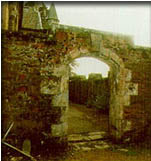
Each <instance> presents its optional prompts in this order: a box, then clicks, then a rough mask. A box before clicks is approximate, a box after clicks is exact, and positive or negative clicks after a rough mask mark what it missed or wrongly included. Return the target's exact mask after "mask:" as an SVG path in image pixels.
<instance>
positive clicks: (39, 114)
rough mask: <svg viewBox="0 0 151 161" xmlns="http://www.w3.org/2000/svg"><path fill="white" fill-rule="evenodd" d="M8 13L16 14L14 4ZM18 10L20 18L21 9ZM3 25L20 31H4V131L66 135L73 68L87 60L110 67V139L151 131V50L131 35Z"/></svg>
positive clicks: (60, 26) (67, 28)
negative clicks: (136, 43) (11, 128)
mask: <svg viewBox="0 0 151 161" xmlns="http://www.w3.org/2000/svg"><path fill="white" fill-rule="evenodd" d="M18 4H19V2H15V4H14V5H18ZM7 10H8V12H10V13H12V12H11V5H10V4H8V6H7V5H6V8H5V6H4V8H3V11H7ZM15 11H16V13H17V14H18V15H16V17H18V18H19V17H20V14H19V13H20V12H19V7H16V8H15ZM2 15H3V14H2ZM7 15H8V14H5V16H6V17H7ZM18 18H17V19H18ZM13 20H14V19H13ZM7 21H8V22H7ZM2 23H3V24H2V27H3V28H2V29H4V30H7V25H6V24H7V23H8V24H9V25H8V29H9V28H10V29H11V30H12V31H17V32H10V31H5V32H4V31H2V34H3V35H2V91H3V94H2V106H3V108H2V115H3V117H2V119H3V120H2V121H3V129H2V130H3V132H4V131H5V130H6V129H7V126H8V124H9V122H11V121H15V128H14V131H15V132H16V133H17V131H16V130H17V129H18V133H20V132H23V133H26V134H34V135H35V133H36V134H37V133H38V132H39V133H41V132H42V131H45V132H47V133H50V134H53V136H55V135H56V136H63V135H66V132H65V131H66V128H67V127H66V125H65V124H66V121H65V119H63V117H64V118H65V113H62V110H61V109H62V107H65V110H64V111H66V110H67V109H68V79H69V73H68V71H69V70H68V67H69V64H70V63H71V62H72V60H74V59H75V58H78V57H83V56H91V57H94V58H97V59H98V60H101V61H104V62H105V63H107V64H108V65H109V66H110V69H111V71H110V75H109V79H110V114H109V119H110V134H111V135H112V136H113V137H114V138H116V139H121V138H122V139H127V138H129V137H131V136H133V135H134V136H135V134H137V133H140V134H141V132H142V131H143V132H144V129H145V128H146V127H148V126H150V123H151V118H150V115H151V77H150V71H151V49H150V48H142V47H135V46H133V43H132V41H131V38H130V37H128V36H121V35H114V34H111V33H104V32H100V31H96V30H90V29H85V28H78V27H70V26H65V25H59V24H58V25H55V26H54V28H52V29H51V28H50V29H43V30H42V29H41V30H34V29H33V30H30V29H29V30H28V29H24V30H19V31H18V30H17V29H18V28H19V23H18V21H11V20H8V19H6V21H5V19H4V18H3V22H2ZM12 24H13V25H12ZM63 120H64V121H63ZM64 125H65V126H64ZM23 135H24V134H23ZM144 135H145V134H144Z"/></svg>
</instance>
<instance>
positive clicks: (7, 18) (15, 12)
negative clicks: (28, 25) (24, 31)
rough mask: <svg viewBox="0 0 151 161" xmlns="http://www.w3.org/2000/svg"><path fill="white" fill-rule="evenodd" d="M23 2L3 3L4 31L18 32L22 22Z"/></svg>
mask: <svg viewBox="0 0 151 161" xmlns="http://www.w3.org/2000/svg"><path fill="white" fill-rule="evenodd" d="M22 7H23V4H22V2H2V29H3V30H10V31H18V30H19V28H21V21H22Z"/></svg>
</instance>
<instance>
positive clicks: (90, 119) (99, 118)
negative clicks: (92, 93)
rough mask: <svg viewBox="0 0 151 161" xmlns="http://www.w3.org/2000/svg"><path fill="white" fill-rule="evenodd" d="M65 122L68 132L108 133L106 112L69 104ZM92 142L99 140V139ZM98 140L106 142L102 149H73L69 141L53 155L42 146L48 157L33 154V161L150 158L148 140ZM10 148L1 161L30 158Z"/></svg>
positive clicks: (139, 160)
mask: <svg viewBox="0 0 151 161" xmlns="http://www.w3.org/2000/svg"><path fill="white" fill-rule="evenodd" d="M68 124H69V129H68V135H71V134H79V133H87V132H98V131H105V132H108V115H107V114H105V113H102V112H100V111H99V110H98V109H93V108H87V107H85V106H83V105H76V104H71V105H70V107H69V111H68ZM95 141H96V142H97V143H98V142H99V140H95ZM96 142H95V144H96ZM102 142H106V143H107V145H109V147H108V148H106V149H95V148H94V149H93V148H90V149H89V148H85V149H83V150H77V149H74V146H72V145H73V144H72V143H71V144H69V147H68V148H67V150H66V151H64V152H61V154H55V152H56V150H55V151H54V152H52V154H51V152H50V151H53V149H49V148H48V149H45V151H46V154H48V157H46V156H45V155H43V156H42V155H41V154H40V152H39V154H38V155H35V156H34V155H33V156H34V157H35V158H36V160H37V161H151V143H150V142H151V139H148V141H146V142H145V141H144V142H142V143H140V144H138V145H136V144H134V143H133V144H131V145H123V144H121V145H117V144H113V143H112V141H111V140H102ZM82 144H83V143H82ZM11 151H12V150H10V148H8V151H7V153H5V154H6V155H5V156H2V161H31V160H30V159H29V158H27V157H26V158H25V157H24V156H23V155H21V154H19V153H18V152H15V153H12V152H11ZM61 151H62V150H61ZM12 154H13V155H12ZM14 154H15V155H14ZM18 154H19V155H18ZM49 154H50V155H49Z"/></svg>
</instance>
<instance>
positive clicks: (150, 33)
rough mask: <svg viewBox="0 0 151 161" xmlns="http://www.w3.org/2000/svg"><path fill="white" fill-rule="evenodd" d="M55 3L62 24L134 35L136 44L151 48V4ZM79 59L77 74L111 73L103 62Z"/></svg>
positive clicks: (104, 74)
mask: <svg viewBox="0 0 151 161" xmlns="http://www.w3.org/2000/svg"><path fill="white" fill-rule="evenodd" d="M46 3H48V2H46ZM55 6H56V10H57V14H58V18H59V20H60V24H65V25H71V26H79V27H85V28H90V29H97V30H100V31H108V32H113V33H120V34H125V35H130V36H131V37H132V39H133V41H134V44H135V45H137V46H145V47H151V3H148V4H147V3H131V2H130V3H115V2H112V3H111V2H110V3H101V2H95V3H94V2H91V3H87V2H83V3H81V2H78V3H77V2H76V3H73V2H71V3H69V2H60V3H59V2H55ZM76 61H77V63H78V64H79V66H78V67H77V68H76V69H75V70H74V72H76V73H77V74H84V75H86V76H87V75H88V73H89V72H93V73H98V72H101V73H102V72H103V73H102V74H103V76H106V75H107V73H108V68H107V67H106V66H104V65H103V64H104V63H103V62H102V63H101V61H98V60H96V61H95V59H90V58H89V59H83V58H81V59H77V60H76ZM99 64H100V65H99ZM98 69H100V70H99V71H98ZM102 70H103V71H102Z"/></svg>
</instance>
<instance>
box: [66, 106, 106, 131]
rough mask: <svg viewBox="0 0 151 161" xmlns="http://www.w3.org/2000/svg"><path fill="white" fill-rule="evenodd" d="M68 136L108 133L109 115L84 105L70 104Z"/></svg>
mask: <svg viewBox="0 0 151 161" xmlns="http://www.w3.org/2000/svg"><path fill="white" fill-rule="evenodd" d="M67 115H68V134H74V133H85V132H94V131H108V114H102V113H101V114H100V112H99V110H98V109H93V108H87V107H86V106H84V105H78V104H70V106H69V110H68V114H67Z"/></svg>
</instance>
